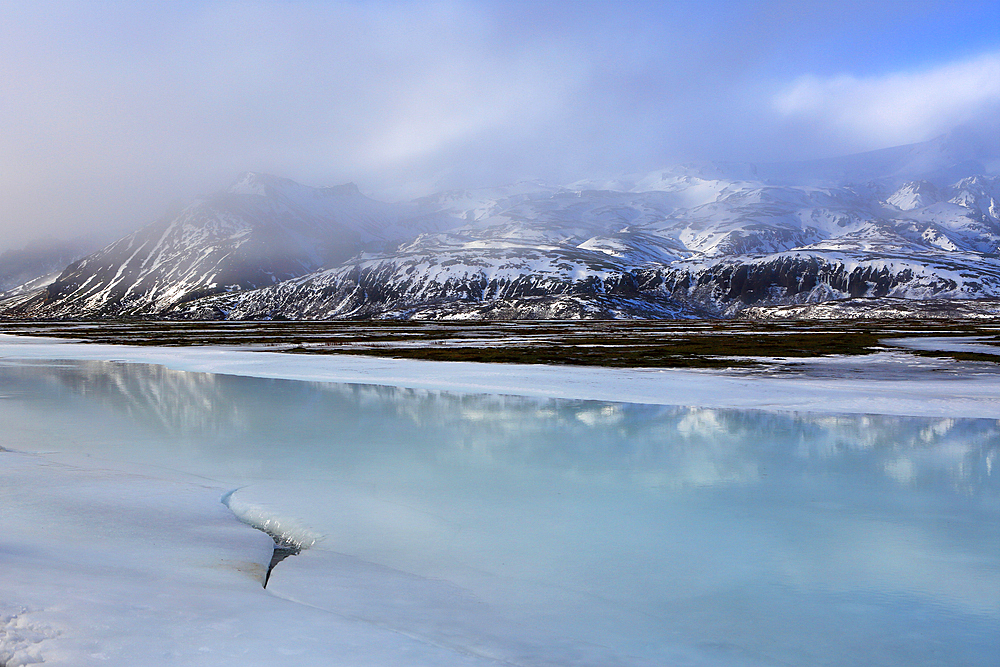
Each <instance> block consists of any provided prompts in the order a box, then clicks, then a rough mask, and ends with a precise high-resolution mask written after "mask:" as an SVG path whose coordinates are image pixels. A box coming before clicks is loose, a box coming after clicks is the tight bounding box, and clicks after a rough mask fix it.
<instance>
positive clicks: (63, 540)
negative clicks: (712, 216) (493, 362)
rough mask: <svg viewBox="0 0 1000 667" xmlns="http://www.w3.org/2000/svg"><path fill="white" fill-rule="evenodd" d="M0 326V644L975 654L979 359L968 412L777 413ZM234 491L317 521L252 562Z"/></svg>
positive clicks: (392, 654) (791, 658) (88, 651)
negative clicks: (147, 355)
mask: <svg viewBox="0 0 1000 667" xmlns="http://www.w3.org/2000/svg"><path fill="white" fill-rule="evenodd" d="M16 347H17V346H12V347H11V348H5V349H4V350H3V352H4V355H5V356H7V357H8V358H7V359H5V360H0V396H2V398H0V423H2V424H3V434H2V436H0V437H2V440H0V446H2V447H4V448H6V449H7V450H12V451H8V452H0V471H2V474H3V479H2V482H3V484H2V486H0V499H2V500H3V503H4V508H5V512H4V514H3V515H2V516H0V526H2V527H3V531H4V532H3V534H2V535H0V568H2V570H3V572H4V575H3V577H2V578H0V662H2V661H3V660H7V661H8V663H9V664H10V665H11V666H13V665H19V664H30V662H31V661H32V660H35V659H45V660H47V661H50V662H54V663H64V664H80V665H83V664H131V665H135V664H205V665H210V664H262V665H263V664H269V665H273V664H275V663H276V662H278V661H281V662H288V663H293V664H296V665H311V664H317V665H319V664H331V663H332V662H334V663H340V664H371V665H384V664H399V665H413V664H428V665H430V664H434V665H441V664H476V665H479V664H490V665H495V664H506V665H524V666H528V665H594V666H597V665H845V664H865V665H957V664H962V665H984V666H985V665H995V664H996V656H997V655H1000V480H998V473H997V466H998V464H1000V423H998V421H997V420H996V418H995V417H993V415H992V412H991V411H992V410H994V409H995V396H996V393H995V391H994V393H993V394H992V398H991V394H990V391H989V384H988V383H987V384H977V382H979V381H978V380H975V379H972V380H970V382H969V383H967V384H964V385H963V384H961V383H953V386H955V387H956V393H961V391H963V390H962V389H960V387H965V390H968V391H971V393H970V394H969V395H968V396H966V395H963V396H962V397H960V399H959V400H957V401H956V402H955V403H954V405H957V406H958V407H957V409H956V410H955V411H956V412H958V413H960V414H968V413H969V412H970V411H972V412H974V410H971V409H970V408H969V405H970V403H969V401H973V403H974V402H975V400H979V402H980V404H981V408H982V412H983V413H984V414H985V415H986V416H989V417H990V418H973V417H958V416H949V415H948V414H947V404H946V402H943V403H941V402H940V401H939V403H941V404H940V405H938V404H935V405H936V407H934V408H933V409H934V411H935V414H934V416H919V415H913V414H861V413H860V411H854V412H840V413H838V412H829V411H827V412H819V411H809V412H805V411H798V412H795V411H787V410H778V409H770V410H763V409H746V408H736V407H725V406H720V407H705V406H704V405H690V404H689V405H687V406H686V407H679V406H676V405H667V404H652V403H618V402H609V401H599V400H586V399H584V398H575V399H565V398H551V397H545V396H538V395H535V396H516V395H500V394H495V393H492V394H490V393H469V392H466V393H460V392H450V391H442V390H439V389H435V388H432V387H405V386H404V387H399V386H385V385H378V384H359V383H333V382H305V381H293V380H282V379H275V378H259V377H240V376H233V375H218V374H212V373H201V372H192V371H180V370H169V369H166V368H164V367H162V366H154V365H147V364H137V363H111V362H106V361H99V360H81V359H77V360H65V361H52V360H45V359H41V358H36V359H25V358H27V357H31V356H32V354H31V353H29V352H27V351H25V350H24V349H22V350H21V353H20V354H14V352H16V350H14V351H12V349H13V348H16ZM81 347H84V346H64V349H67V350H69V349H71V348H72V349H74V350H78V349H79V348H81ZM109 349H113V348H109ZM49 354H51V352H49ZM74 354H76V355H77V356H80V354H78V353H76V352H73V353H72V354H70V353H67V354H66V355H64V356H66V357H70V356H73V355H74ZM14 356H20V357H21V358H22V359H21V360H16V359H14V358H12V357H14ZM35 356H38V357H40V356H42V355H40V354H36V355H35ZM119 358H122V357H121V356H120V357H119ZM340 361H341V360H336V361H333V362H327V363H339V362H340ZM290 363H291V362H290ZM427 367H428V366H424V368H427ZM512 372H513V371H512ZM617 377H623V376H622V375H619V376H617ZM644 377H648V375H647V376H644ZM671 377H675V376H671ZM676 377H681V378H684V377H691V378H699V377H700V378H702V379H703V381H704V382H709V380H711V377H712V376H710V375H706V374H701V375H689V376H685V375H683V374H681V375H678V376H676ZM705 378H708V380H705ZM452 381H454V380H453V379H452ZM735 381H739V382H746V380H745V379H744V380H734V382H735ZM725 382H729V380H725ZM725 382H722V383H721V384H720V385H718V386H721V387H723V388H725V387H726V386H728V385H726V384H725ZM751 382H752V381H751ZM397 384H406V383H405V382H397ZM709 384H710V383H709ZM841 384H842V383H841ZM898 385H899V383H897V384H891V383H890V384H887V385H885V387H888V388H890V389H892V390H893V391H895V392H896V398H897V399H898V400H897V405H901V404H905V402H906V401H907V400H916V399H913V397H914V396H919V394H920V391H921V388H920V387H910V388H909V389H908V390H907V391H905V392H902V391H900V389H899V386H898ZM681 386H683V383H682V384H681ZM692 386H693V387H695V389H694V390H697V391H703V392H705V393H706V394H707V393H710V392H709V391H708V390H707V389H704V388H699V387H698V386H696V383H692ZM705 386H708V385H705ZM754 386H761V387H767V386H774V387H778V388H779V391H778V392H776V393H777V394H779V395H780V391H781V390H780V387H781V386H784V385H780V384H774V385H768V384H767V383H764V382H762V384H760V385H754ZM969 387H972V389H971V390H969ZM993 388H994V390H995V388H996V385H995V384H994V385H993ZM640 390H642V389H641V388H640V389H636V390H635V391H640ZM671 391H672V392H674V394H673V395H677V394H676V388H674V389H672V390H671ZM871 391H872V392H873V393H875V394H877V391H875V390H871ZM806 393H808V391H806ZM891 394H892V392H889V395H887V396H886V397H885V401H886V402H887V403H891V402H892V399H893V396H892V395H891ZM829 395H830V396H833V400H834V401H835V400H846V399H842V398H841V399H838V398H837V394H836V392H835V391H831V393H830V394H829ZM858 395H860V394H858ZM969 396H971V398H969ZM977 397H978V398H977ZM820 398H821V397H820ZM939 398H941V399H944V398H946V397H944V396H940V395H939ZM814 399H815V397H814ZM974 399H975V400H974ZM732 400H743V399H740V398H739V397H738V396H736V397H735V398H733V399H732ZM803 400H804V399H803ZM815 400H817V401H818V400H820V399H815ZM677 402H678V403H683V402H686V401H683V398H679V399H678V400H677ZM706 402H707V401H706ZM862 402H863V401H862ZM874 404H875V403H874V401H873V402H872V405H874ZM885 411H886V412H890V410H885ZM910 412H912V410H911V411H910ZM234 489H236V490H235V492H234V493H233V495H232V497H231V504H232V506H233V508H234V509H235V510H236V511H237V512H238V513H244V514H246V515H247V516H253V517H255V518H256V519H258V520H261V519H263V520H270V521H272V522H273V523H272V525H278V526H280V527H281V529H282V530H285V531H287V532H288V533H289V534H290V535H294V536H298V537H300V538H303V539H306V540H307V541H311V540H312V539H317V540H318V541H317V542H316V543H315V545H314V546H313V547H312V548H310V549H307V550H305V551H303V552H302V554H300V555H298V556H295V557H293V558H290V559H288V560H286V561H284V562H283V563H281V564H280V565H279V566H278V567H277V568H276V569H275V570H274V573H273V575H272V577H271V580H270V582H269V584H268V587H267V589H266V590H264V589H263V588H261V585H260V581H261V579H262V577H263V569H264V567H265V566H266V563H267V560H268V559H269V558H270V553H269V552H270V547H269V544H270V540H269V539H268V538H266V537H265V536H264V535H263V534H262V533H259V532H258V531H254V530H251V529H250V528H248V527H247V526H244V525H243V524H240V523H239V522H237V521H235V520H234V519H233V517H232V515H231V514H230V512H229V511H228V510H227V509H226V507H224V506H223V505H221V503H220V502H219V499H220V498H221V497H222V496H223V494H225V493H227V492H229V491H232V490H234ZM5 652H6V653H5Z"/></svg>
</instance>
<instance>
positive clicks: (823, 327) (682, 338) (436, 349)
mask: <svg viewBox="0 0 1000 667" xmlns="http://www.w3.org/2000/svg"><path fill="white" fill-rule="evenodd" d="M0 333H9V334H22V335H32V336H48V337H55V338H66V339H74V340H80V341H87V342H94V343H113V344H128V345H159V346H167V347H169V346H185V345H222V346H241V347H248V348H250V349H258V350H267V351H283V352H294V353H301V354H366V355H376V356H386V357H397V358H408V359H428V360H435V361H480V362H500V363H528V364H572V365H583V366H589V365H593V366H618V367H653V368H668V367H673V368H738V367H753V366H757V365H760V364H762V363H767V362H768V361H769V360H770V359H772V358H775V357H821V356H829V355H865V354H871V353H874V352H878V351H884V350H886V349H893V348H891V347H889V346H888V345H887V344H885V343H883V342H882V341H883V340H884V339H887V338H906V337H924V336H935V337H940V336H977V337H981V338H980V340H978V341H977V342H980V343H986V344H991V345H998V346H1000V323H998V324H986V323H981V322H968V321H940V320H935V321H933V322H916V321H891V322H871V321H863V322H858V321H832V322H830V321H824V322H801V321H800V322H745V321H725V322H722V321H710V320H682V321H678V320H671V321H649V320H640V321H635V320H616V321H558V322H524V321H519V322H415V321H404V322H398V321H359V322H354V321H350V322H345V321H335V322H168V321H139V320H122V321H99V322H25V321H11V322H0ZM895 349H899V348H895ZM910 353H911V354H917V355H922V356H932V357H943V358H952V359H957V360H963V361H985V362H991V363H997V362H1000V357H998V356H995V355H991V354H981V353H969V352H918V351H910Z"/></svg>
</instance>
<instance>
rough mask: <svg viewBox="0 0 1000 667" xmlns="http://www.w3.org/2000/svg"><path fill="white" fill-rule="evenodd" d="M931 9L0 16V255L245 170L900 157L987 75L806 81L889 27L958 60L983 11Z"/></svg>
mask: <svg viewBox="0 0 1000 667" xmlns="http://www.w3.org/2000/svg"><path fill="white" fill-rule="evenodd" d="M994 4H995V3H994ZM938 5H941V3H937V2H934V1H932V0H921V1H920V2H918V3H916V4H914V3H912V2H907V3H904V2H901V1H898V0H887V2H886V3H874V4H873V3H863V2H861V1H860V0H850V1H849V2H848V3H847V4H846V5H845V4H843V3H841V4H840V5H831V4H830V3H828V2H809V1H806V2H798V3H793V2H791V1H790V0H772V1H771V2H767V3H748V2H739V1H736V0H705V1H703V2H699V3H684V2H679V3H663V2H662V1H661V0H635V1H634V2H630V3H625V4H622V3H613V2H610V0H576V1H575V2H573V3H570V2H563V1H561V0H552V2H545V3H539V2H533V1H529V0H503V1H501V0H294V1H288V0H280V1H279V0H244V1H239V2H236V1H232V0H183V1H178V2H171V3H142V2H134V3H124V2H115V3H110V2H106V1H98V0H51V1H50V0H37V1H36V2H30V3H26V2H13V1H7V0H0V81H2V82H3V85H2V86H0V127H2V128H3V132H0V251H2V250H3V249H4V248H5V247H13V246H16V245H20V244H23V243H24V242H25V241H27V240H29V239H30V238H32V237H37V236H41V235H44V234H46V233H48V234H53V235H57V236H72V235H76V234H82V233H88V232H94V231H96V232H98V233H99V234H103V235H105V236H113V235H118V234H121V233H123V232H128V231H131V230H134V229H136V228H138V227H139V226H141V225H143V224H146V223H148V222H151V221H152V220H154V219H156V218H157V217H159V216H160V215H162V214H163V212H164V211H165V210H167V208H168V205H169V204H171V203H173V202H175V201H176V200H186V199H189V198H191V197H193V196H195V195H197V194H200V193H203V192H208V191H212V190H215V189H218V188H222V187H225V186H226V185H227V184H228V182H229V181H231V180H232V179H233V178H235V176H236V175H237V174H238V173H240V172H242V171H245V170H255V171H265V172H271V173H276V174H279V175H282V176H286V177H289V178H293V179H295V180H298V181H301V182H304V183H307V184H311V185H328V184H335V183H338V182H345V181H355V182H357V183H358V184H359V185H360V186H361V188H362V189H363V190H364V191H366V192H368V193H370V194H373V195H375V196H385V197H389V196H392V195H398V196H400V197H402V196H409V195H419V194H426V193H427V192H428V191H430V190H434V189H440V188H444V187H476V186H484V185H496V184H500V183H503V182H510V181H514V180H518V179H524V178H542V179H546V180H550V181H556V182H559V181H562V182H571V181H575V180H579V179H582V178H589V177H595V178H599V177H606V176H613V175H617V174H621V173H623V172H631V171H641V170H644V169H655V168H659V167H663V166H667V165H670V164H672V163H675V162H677V161H684V160H691V159H718V160H726V159H729V160H734V159H736V160H761V161H763V160H777V159H794V158H808V157H819V156H821V155H824V154H833V153H836V152H846V151H848V150H856V149H864V148H871V147H880V146H887V145H891V144H892V143H894V142H897V141H900V140H903V141H910V140H918V139H920V138H924V136H925V135H927V134H929V133H932V132H934V131H937V130H938V128H939V126H940V127H942V128H944V129H947V128H946V127H944V126H946V125H948V124H949V123H951V122H952V121H955V120H958V121H961V120H963V119H964V118H965V117H967V116H970V115H973V114H972V112H970V111H969V110H970V109H971V110H973V111H974V110H976V109H978V110H979V111H980V112H983V109H985V108H987V106H988V105H987V104H986V102H983V100H984V99H986V98H988V96H989V95H990V94H994V93H995V90H996V86H997V83H996V82H997V81H998V80H1000V77H997V76H993V78H992V80H988V81H984V82H982V83H981V84H978V87H977V84H976V83H975V82H974V81H973V80H972V79H971V78H968V80H966V78H963V77H962V76H958V75H963V76H964V74H963V73H964V72H965V71H966V70H963V69H962V67H966V66H967V67H966V69H968V68H971V67H972V66H971V65H970V63H976V62H980V61H982V62H984V63H986V62H989V63H992V64H993V66H994V67H995V64H996V58H992V59H991V58H988V57H983V58H981V59H979V60H978V61H977V60H970V61H968V63H964V64H963V65H956V66H954V67H955V68H956V70H955V72H956V73H957V74H956V73H951V72H950V70H948V68H942V69H941V71H940V73H939V78H940V82H931V83H924V82H922V81H923V79H921V77H925V78H927V77H930V78H933V77H932V76H931V75H932V74H934V73H935V72H938V70H934V69H927V70H926V71H925V72H923V73H922V74H921V73H917V74H910V75H898V76H896V77H894V76H889V75H878V76H876V75H872V76H871V77H870V78H858V77H857V76H854V77H850V76H845V77H839V78H838V77H824V76H822V73H823V72H826V71H831V68H832V69H833V71H848V72H854V73H855V75H856V74H857V73H858V72H865V71H878V69H879V67H882V68H883V69H884V67H883V66H884V64H885V63H884V60H885V53H884V51H888V50H890V49H888V48H881V46H880V45H881V44H882V40H883V38H884V37H885V30H884V28H882V27H879V26H884V24H885V22H886V21H887V20H889V19H890V18H893V17H896V19H897V20H896V21H895V23H894V24H893V26H894V31H893V33H892V34H893V35H894V36H895V39H896V43H903V42H905V43H906V44H921V45H926V44H927V40H918V39H909V38H910V37H911V36H912V34H911V33H912V31H911V30H910V28H912V27H913V26H915V25H917V26H918V27H919V25H925V24H928V20H929V19H930V18H931V17H932V15H933V16H937V15H939V14H941V12H942V11H945V12H946V13H947V15H948V16H951V17H953V18H954V20H953V21H952V22H953V23H955V24H956V25H959V26H960V28H961V32H960V37H961V40H960V41H962V43H966V42H967V41H968V40H967V39H966V38H967V36H968V34H969V26H970V25H972V26H973V27H975V26H976V25H979V23H969V21H967V20H966V19H969V18H970V17H972V16H976V17H978V16H980V14H982V12H983V11H984V9H983V3H977V2H975V1H973V0H970V2H969V3H963V4H962V5H961V7H957V8H956V7H954V6H952V5H949V6H948V7H943V5H942V7H943V9H941V8H939V7H938ZM939 9H941V11H939ZM934 12H938V14H934ZM898 17H904V18H903V19H899V18H898ZM918 24H919V25H918ZM935 25H937V24H935ZM908 26H909V27H908ZM994 32H995V31H994ZM979 33H981V35H980V37H979V38H978V39H980V41H982V40H985V39H994V40H996V38H995V36H991V35H992V32H991V31H989V30H987V29H985V28H983V29H981V30H979ZM987 33H989V34H987ZM977 34H978V33H977ZM843 40H847V42H846V46H845V43H842V42H843ZM880 48H881V50H880ZM994 48H995V47H994ZM859 53H865V54H866V56H865V60H866V62H867V63H868V64H869V65H870V66H869V68H868V69H859V67H858V61H859V60H860V57H858V56H856V55H855V56H851V55H850V54H859ZM867 54H872V55H871V56H870V57H869V55H867ZM880 58H881V60H880ZM876 61H878V63H880V64H879V65H878V67H876V66H875V65H871V64H870V63H873V62H876ZM937 61H938V62H939V61H940V58H938V59H937ZM831 63H834V64H833V65H832V64H831ZM958 70H961V71H958ZM969 71H971V69H970V70H969ZM803 72H814V73H819V75H816V76H813V77H806V78H796V77H799V76H800V75H801V74H802V73H803ZM987 74H988V72H987ZM908 77H909V78H908ZM970 77H971V75H970ZM987 78H988V77H987ZM897 79H899V80H900V81H902V83H900V82H899V81H897ZM911 79H912V80H913V81H914V82H915V83H913V84H912V85H908V82H909V81H910V80H911ZM918 79H920V81H917V80H918ZM955 79H961V80H962V81H964V82H965V83H962V84H961V85H959V84H956V83H955V81H954V80H955ZM949 83H951V84H952V85H953V88H952V89H948V88H947V87H946V84H949ZM932 84H933V85H932ZM921 87H925V88H928V90H929V89H930V88H933V89H934V92H927V93H926V94H925V95H924V97H921V96H920V95H919V94H917V93H915V92H913V89H917V90H919V89H920V88H921ZM886 88H890V89H897V88H898V89H899V91H900V92H898V93H891V94H890V93H886V94H882V93H880V91H882V90H883V89H886ZM977 90H978V93H979V94H980V97H978V98H977V97H976V91H977ZM984 91H985V92H984ZM989 91H994V93H990V92H989ZM845 97H847V98H850V99H851V100H852V103H851V104H846V105H845V104H844V103H843V98H845ZM977 100H978V101H977ZM855 101H858V103H856V104H855V103H854V102H855ZM893 105H895V106H893ZM984 105H985V106H984ZM845 107H846V108H845ZM963 114H964V115H963Z"/></svg>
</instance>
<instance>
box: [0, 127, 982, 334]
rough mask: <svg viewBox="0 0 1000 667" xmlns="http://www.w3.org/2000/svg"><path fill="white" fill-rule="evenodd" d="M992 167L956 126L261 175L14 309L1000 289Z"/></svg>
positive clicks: (607, 308)
mask: <svg viewBox="0 0 1000 667" xmlns="http://www.w3.org/2000/svg"><path fill="white" fill-rule="evenodd" d="M970 156H971V157H970ZM990 159H991V158H990V155H989V153H988V152H987V151H984V150H983V149H981V147H980V146H978V145H976V144H975V141H973V140H972V139H970V138H969V136H968V134H967V133H965V134H963V133H962V132H959V131H956V132H953V133H951V134H949V135H943V136H942V137H938V138H936V139H933V140H931V141H929V142H925V143H923V144H914V145H910V146H901V147H896V148H893V149H884V150H882V151H876V152H873V153H868V154H860V155H854V156H845V157H843V158H832V159H828V160H820V161H813V162H811V163H798V166H797V167H796V168H795V169H797V170H798V171H797V172H796V171H795V169H793V167H792V166H789V164H785V165H770V166H768V165H757V166H754V165H742V166H734V165H732V164H728V165H727V164H724V163H716V164H709V165H702V166H692V165H687V166H681V167H676V168H673V169H663V170H658V171H654V172H650V173H648V174H645V175H639V176H634V177H626V178H623V179H618V180H616V181H613V182H594V181H580V182H577V183H574V184H571V185H569V186H551V185H547V184H543V183H539V182H521V183H517V184H514V185H511V186H507V187H499V188H483V189H480V190H462V191H450V192H442V193H437V194H434V195H430V196H428V197H423V198H420V199H417V200H414V201H413V202H408V203H400V204H392V203H385V202H379V201H377V200H374V199H371V198H368V197H366V196H365V195H363V194H362V193H361V191H360V190H359V189H358V187H357V186H356V185H354V184H344V185H339V186H333V187H328V188H312V187H309V186H304V185H300V184H298V183H295V182H294V181H291V180H289V179H284V178H281V177H277V176H270V175H267V174H256V173H252V172H247V173H245V174H243V175H241V176H240V177H239V178H237V180H236V181H235V182H234V183H233V185H232V186H230V188H229V189H227V190H225V191H223V192H221V193H216V194H215V195H209V196H207V197H203V198H201V199H199V200H197V201H195V202H193V203H192V204H191V205H189V206H188V207H187V208H185V209H184V210H183V211H182V212H181V213H180V214H179V215H177V216H175V217H173V218H170V217H167V218H164V219H161V220H160V221H157V222H155V223H153V224H152V225H150V226H148V227H146V228H143V229H142V230H139V231H137V232H135V233H133V234H131V235H129V236H127V237H125V238H123V239H121V240H119V241H117V242H115V243H113V244H111V245H109V246H108V247H107V248H105V249H103V250H102V251H99V252H98V253H95V254H93V255H90V256H88V257H86V258H83V259H82V260H80V261H78V262H75V263H73V264H71V265H70V266H68V267H67V268H66V269H65V270H64V271H63V272H62V274H61V275H60V276H59V277H58V278H57V279H56V280H55V281H54V282H53V283H52V284H51V285H49V286H48V287H47V288H45V289H44V290H37V291H36V292H34V293H33V294H32V295H31V296H30V297H19V298H18V299H17V300H15V301H9V300H8V301H0V313H2V314H3V315H5V316H8V317H12V316H13V317H84V318H86V317H97V318H99V317H118V316H146V317H176V318H235V319H281V318H287V319H303V318H305V319H330V318H421V317H433V318H466V319H468V318H487V319H489V318H505V319H507V318H519V317H530V318H563V317H565V318H614V317H649V318H658V317H661V318H667V317H705V316H714V317H733V316H738V315H740V313H742V312H744V311H746V310H747V309H749V308H751V307H753V308H758V309H759V308H761V307H771V306H790V305H795V304H804V303H817V302H824V301H830V300H836V299H843V298H850V297H886V298H909V299H931V298H936V299H942V298H946V299H981V298H989V297H995V296H1000V259H998V248H1000V177H998V176H996V175H993V174H991V173H988V171H986V170H985V167H984V165H985V163H986V162H989V161H990ZM979 170H983V171H979ZM796 174H797V175H796ZM793 177H794V178H793ZM868 177H871V178H868ZM953 177H954V178H953ZM866 178H867V179H868V180H864V179H866ZM952 179H953V180H952ZM612 188H614V189H612Z"/></svg>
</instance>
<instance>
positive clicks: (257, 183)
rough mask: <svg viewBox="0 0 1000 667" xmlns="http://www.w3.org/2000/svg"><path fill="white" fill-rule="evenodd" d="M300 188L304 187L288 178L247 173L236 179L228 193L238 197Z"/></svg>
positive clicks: (253, 172) (252, 172)
mask: <svg viewBox="0 0 1000 667" xmlns="http://www.w3.org/2000/svg"><path fill="white" fill-rule="evenodd" d="M298 187H302V186H300V185H299V184H298V183H296V182H295V181H293V180H290V179H287V178H281V177H280V176H272V175H271V174H263V173H260V172H255V171H245V172H243V173H242V174H240V175H239V176H238V177H237V178H236V181H235V182H234V183H233V184H232V185H230V186H229V188H228V189H227V190H226V191H227V192H229V193H231V194H238V195H265V194H268V190H271V189H279V190H283V189H287V188H298Z"/></svg>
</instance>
